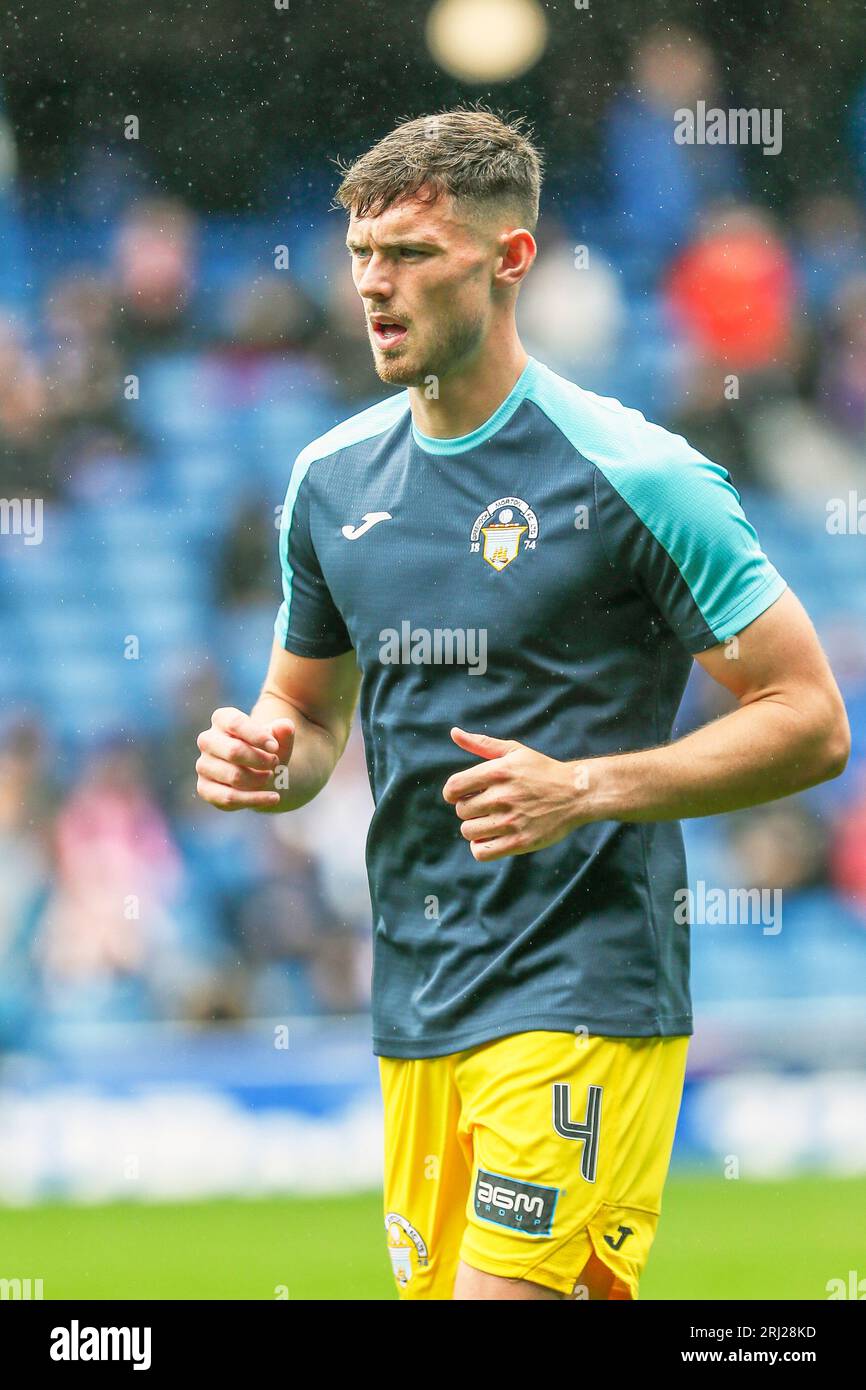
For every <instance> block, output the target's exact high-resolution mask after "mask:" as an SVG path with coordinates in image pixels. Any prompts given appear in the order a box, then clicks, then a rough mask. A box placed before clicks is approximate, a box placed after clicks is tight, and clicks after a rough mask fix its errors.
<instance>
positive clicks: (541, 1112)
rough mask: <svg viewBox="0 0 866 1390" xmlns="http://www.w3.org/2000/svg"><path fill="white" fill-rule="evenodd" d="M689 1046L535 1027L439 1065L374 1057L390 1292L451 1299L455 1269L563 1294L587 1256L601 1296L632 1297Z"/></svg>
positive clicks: (657, 1204) (649, 1238) (652, 1225)
mask: <svg viewBox="0 0 866 1390" xmlns="http://www.w3.org/2000/svg"><path fill="white" fill-rule="evenodd" d="M688 1045H689V1038H688V1037H673V1038H661V1037H653V1038H602V1037H596V1036H580V1035H578V1036H575V1035H573V1034H571V1033H551V1032H535V1033H515V1034H512V1035H511V1036H509V1037H506V1038H500V1039H497V1040H496V1041H494V1042H490V1043H485V1044H483V1045H482V1046H480V1047H472V1048H469V1049H467V1050H466V1051H465V1052H458V1053H454V1054H453V1055H451V1056H447V1057H431V1058H419V1059H415V1060H404V1059H401V1058H396V1057H380V1058H379V1072H380V1077H381V1082H382V1094H383V1098H384V1103H385V1230H386V1233H387V1241H388V1252H389V1254H390V1257H391V1262H392V1265H393V1268H394V1276H395V1279H396V1281H397V1286H398V1290H399V1294H400V1297H401V1298H420V1299H450V1298H451V1296H452V1291H453V1287H454V1278H455V1275H456V1273H457V1264H458V1261H459V1260H465V1261H466V1263H467V1264H469V1265H472V1266H473V1267H474V1268H475V1269H480V1270H484V1271H486V1272H487V1273H490V1274H499V1275H503V1276H505V1277H506V1278H509V1279H529V1280H531V1281H532V1282H533V1283H536V1284H541V1285H543V1286H545V1287H547V1288H551V1289H555V1290H556V1291H557V1292H559V1293H561V1294H565V1295H572V1294H573V1293H574V1292H575V1288H576V1286H578V1285H579V1283H580V1280H579V1276H580V1274H581V1271H582V1270H583V1268H584V1266H585V1264H586V1263H587V1261H588V1260H589V1259H590V1257H591V1256H592V1254H593V1253H594V1254H595V1255H596V1256H597V1257H598V1259H599V1260H601V1261H602V1262H603V1263H604V1264H605V1265H606V1266H607V1267H608V1269H609V1270H610V1271H611V1272H612V1274H613V1275H614V1282H613V1285H612V1288H611V1295H612V1296H613V1297H621V1298H629V1297H630V1298H637V1290H638V1281H639V1279H640V1275H641V1272H642V1270H643V1268H644V1265H645V1264H646V1261H647V1257H648V1255H649V1250H650V1246H651V1245H652V1242H653V1238H654V1236H655V1231H656V1226H657V1223H658V1218H659V1214H660V1211H661V1197H662V1188H663V1187H664V1182H665V1178H666V1177H667V1172H668V1165H669V1163H670V1155H671V1148H672V1146H673V1139H674V1130H675V1128H676V1122H677V1116H678V1114H679V1108H680V1100H681V1098H682V1087H683V1078H684V1075H685V1068H686V1053H687V1051H688ZM577 1296H578V1297H580V1296H581V1293H580V1290H579V1289H578V1292H577Z"/></svg>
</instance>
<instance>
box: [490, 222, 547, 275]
mask: <svg viewBox="0 0 866 1390" xmlns="http://www.w3.org/2000/svg"><path fill="white" fill-rule="evenodd" d="M499 252H500V259H499V264H498V266H497V269H496V271H495V273H494V279H495V281H496V283H497V284H498V285H501V286H503V287H504V286H506V285H519V284H520V282H521V280H522V279H523V277H524V275H526V274H527V273H528V271H529V270H530V269H531V267H532V263H533V261H534V260H535V257H536V255H537V254H538V247H537V246H536V244H535V237H534V236H533V235H532V233H531V232H529V231H527V230H526V228H525V227H515V228H513V230H511V231H508V232H502V233H501V235H500V237H499Z"/></svg>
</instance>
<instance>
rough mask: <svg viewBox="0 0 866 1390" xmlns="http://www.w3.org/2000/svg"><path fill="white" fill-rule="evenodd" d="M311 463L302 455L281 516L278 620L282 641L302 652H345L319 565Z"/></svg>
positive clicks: (342, 629)
mask: <svg viewBox="0 0 866 1390" xmlns="http://www.w3.org/2000/svg"><path fill="white" fill-rule="evenodd" d="M308 474H309V464H308V463H305V462H304V460H303V455H301V456H299V458H298V460H297V461H296V463H295V466H294V468H293V470H292V476H291V479H290V480H289V487H288V491H287V492H286V500H285V503H284V505H283V509H282V513H281V516H280V543H279V553H280V569H281V571H282V583H283V602H282V603H281V605H280V608H279V611H278V613H277V617H276V621H275V623H274V634H275V636H276V638H277V641H278V642H279V643H280V645H281V646H283V647H285V649H286V650H287V651H290V652H295V653H296V654H297V655H298V656H310V657H320V658H322V657H330V656H341V655H342V654H343V653H344V652H347V651H350V650H351V647H352V642H351V639H350V637H349V634H348V632H347V630H346V625H345V623H344V622H343V619H342V617H341V615H340V612H339V610H338V608H337V606H336V604H335V603H334V600H333V598H332V596H331V593H330V591H329V589H328V586H327V584H326V582H325V578H324V576H323V574H322V570H321V567H320V565H319V560H318V556H317V555H316V550H315V547H314V545H313V538H312V532H311V526H310V500H311V497H310V486H309V476H308Z"/></svg>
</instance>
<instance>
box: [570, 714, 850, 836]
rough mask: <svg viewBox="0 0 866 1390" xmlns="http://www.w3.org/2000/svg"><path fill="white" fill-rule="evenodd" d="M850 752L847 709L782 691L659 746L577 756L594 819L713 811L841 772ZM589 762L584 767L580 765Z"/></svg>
mask: <svg viewBox="0 0 866 1390" xmlns="http://www.w3.org/2000/svg"><path fill="white" fill-rule="evenodd" d="M846 759H847V720H846V718H845V713H844V710H843V709H840V708H838V707H836V706H835V704H834V703H833V702H832V701H828V702H827V703H826V705H824V704H822V702H821V701H820V700H817V701H815V702H814V703H813V704H812V707H811V708H809V709H807V710H805V711H802V710H798V709H796V708H794V707H793V705H792V704H789V703H788V702H787V701H785V700H784V699H781V698H776V697H770V698H762V699H757V700H754V701H752V702H751V703H750V704H746V705H743V706H741V707H740V708H739V709H736V710H734V711H733V712H732V713H731V714H728V715H725V716H724V717H723V718H721V719H718V720H716V721H715V722H713V723H712V724H707V725H705V726H704V727H703V728H701V729H697V730H696V731H695V732H694V733H691V734H688V735H687V736H686V737H685V738H682V739H678V740H677V741H676V742H674V743H671V744H667V745H665V746H663V747H660V748H651V749H647V750H645V751H641V752H637V753H625V754H622V755H614V756H611V757H602V758H596V759H592V760H591V761H589V762H586V763H577V764H575V768H576V770H577V783H578V788H581V784H582V783H585V784H586V785H585V789H584V790H579V794H578V800H579V801H580V800H581V799H584V803H585V805H587V806H591V808H592V810H591V818H592V819H593V820H622V821H656V820H679V819H684V818H687V817H690V816H712V815H719V814H721V813H723V812H726V811H737V810H741V809H742V808H744V807H747V806H756V805H758V804H760V803H761V802H764V801H773V800H776V799H778V798H779V797H783V796H790V795H792V794H793V793H795V792H798V791H802V790H804V789H805V788H806V787H811V786H815V785H816V784H817V783H818V782H824V781H827V780H828V779H829V778H831V777H836V776H838V775H839V773H840V772H841V771H842V770H843V769H844V766H845V762H846ZM581 769H582V773H581Z"/></svg>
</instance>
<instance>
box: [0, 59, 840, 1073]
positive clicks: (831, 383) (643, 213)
mask: <svg viewBox="0 0 866 1390" xmlns="http://www.w3.org/2000/svg"><path fill="white" fill-rule="evenodd" d="M718 85H719V76H718V73H717V71H716V66H715V62H714V57H713V53H712V52H711V50H710V49H709V48H708V47H707V46H706V45H705V44H703V43H701V42H700V41H696V40H694V39H691V40H689V41H686V39H685V37H684V38H683V39H682V41H680V42H679V43H677V42H676V41H673V42H671V41H670V40H669V39H668V40H666V41H665V42H664V43H661V42H659V41H658V40H657V39H653V38H650V39H649V40H648V41H647V42H646V43H645V44H644V45H643V46H642V47H641V49H640V50H639V52H638V54H637V59H636V64H635V69H634V72H633V76H632V78H631V81H630V83H628V84H626V85H624V86H623V88H622V89H621V90H620V91H619V92H618V93H613V94H612V95H611V98H610V102H609V106H608V109H607V110H606V112H605V113H604V117H603V120H604V130H603V142H604V169H605V174H606V177H605V181H604V187H603V188H602V189H600V190H599V193H598V196H597V197H595V198H594V199H593V200H592V201H591V202H588V201H587V202H584V203H583V204H580V203H579V202H576V203H573V204H571V205H567V204H566V203H564V202H562V201H560V200H558V199H557V200H553V201H551V202H550V203H549V204H548V206H547V207H546V209H545V215H544V219H543V222H542V225H541V226H540V228H539V240H540V244H541V248H542V249H541V255H540V259H539V263H538V265H537V267H536V268H535V270H534V271H533V273H532V275H531V277H530V279H529V281H528V283H527V285H526V287H525V289H524V292H523V296H522V300H521V311H520V316H519V319H520V324H521V328H522V333H523V337H524V341H525V343H526V345H527V347H528V349H529V350H530V351H531V352H533V353H534V354H535V355H536V356H538V357H540V358H541V359H542V360H544V361H546V362H547V363H549V364H550V365H551V366H553V367H554V368H555V369H557V370H560V371H562V372H563V373H564V374H566V375H568V376H570V377H572V378H573V379H574V380H576V381H578V382H579V383H580V384H581V385H583V386H585V387H587V388H589V389H592V390H597V391H600V392H602V393H604V394H608V395H614V396H616V397H618V398H620V399H622V400H623V401H624V402H625V403H626V404H630V405H635V406H637V407H639V408H640V409H642V410H644V411H645V413H646V414H647V415H648V416H649V417H650V418H654V419H656V420H659V421H660V422H661V423H663V424H666V425H668V426H670V427H673V428H675V429H677V430H679V431H681V432H683V433H684V434H685V435H686V436H687V437H688V438H689V439H690V441H691V442H692V443H693V444H694V445H696V447H698V448H700V449H701V450H702V451H703V452H705V453H707V454H708V455H709V456H710V457H712V458H714V459H716V460H717V461H719V462H720V463H722V464H724V465H725V466H726V467H727V468H728V469H729V471H730V473H731V476H732V478H733V481H734V483H735V485H736V486H737V487H738V489H739V490H740V492H741V494H742V496H743V500H744V504H745V506H746V509H747V512H748V514H749V516H750V518H751V519H752V521H753V522H754V524H755V525H756V527H757V529H758V532H759V535H760V538H761V541H762V544H763V546H764V548H765V549H766V550H767V552H768V553H769V555H770V558H771V559H772V560H773V561H774V563H775V564H776V565H777V567H778V568H779V569H780V570H781V572H782V573H783V574H784V576H785V577H786V578H787V579H788V581H789V583H790V584H791V586H792V587H793V589H794V590H795V592H796V593H798V594H799V596H800V597H801V598H802V599H803V601H804V602H805V604H806V606H807V607H808V609H809V611H810V613H811V614H812V616H813V618H814V620H815V622H816V625H817V626H818V628H819V631H820V634H821V637H822V639H823V641H824V643H825V646H826V648H827V651H828V654H829V656H830V659H831V661H832V663H833V665H834V669H835V671H836V673H837V677H838V679H839V681H840V684H841V686H842V689H843V693H844V695H845V697H846V701H847V703H848V708H849V712H850V716H851V722H852V729H853V735H854V754H853V757H852V761H851V764H850V766H849V769H848V771H847V773H846V774H845V776H844V777H843V778H842V779H841V780H839V781H838V782H835V783H832V784H830V785H828V786H826V787H821V788H817V789H815V790H814V791H813V792H810V793H807V794H805V795H803V796H800V797H797V798H795V799H792V800H788V801H785V802H783V803H777V804H776V805H775V806H772V807H767V808H762V809H760V810H758V811H756V812H753V813H746V814H742V815H737V816H727V817H720V818H716V819H713V820H712V821H705V822H691V823H689V824H688V826H687V843H688V847H689V853H690V871H691V874H692V877H693V879H698V878H699V879H703V880H704V881H705V882H706V883H708V884H711V885H713V886H718V887H722V888H727V887H728V886H741V887H743V888H753V887H757V888H770V889H778V890H781V891H782V893H783V901H784V921H783V927H782V930H781V932H779V933H778V934H769V933H765V932H763V931H762V928H761V926H760V925H759V924H754V925H748V924H742V923H741V924H739V925H729V926H725V925H715V926H702V925H696V926H695V929H694V983H695V997H696V1003H697V1005H698V1007H699V1008H700V1007H701V1005H702V1004H712V1003H717V1002H724V1001H727V1000H735V999H742V998H753V999H756V1000H758V999H768V998H773V999H789V1000H801V999H804V998H810V997H818V996H819V997H821V998H827V997H834V996H843V995H847V996H851V995H854V994H856V993H858V992H862V991H864V990H866V778H864V768H866V737H864V736H866V563H864V557H866V198H864V195H863V192H862V189H863V186H864V185H863V184H862V183H861V184H858V182H857V179H856V177H853V176H852V181H851V186H850V189H846V190H841V189H839V188H838V187H830V188H829V189H827V190H825V191H820V190H816V189H810V190H808V191H807V192H806V193H805V194H804V196H803V198H802V200H801V201H800V203H799V204H798V206H797V207H796V208H795V209H794V211H793V213H792V215H791V216H789V217H786V219H785V220H784V221H783V220H781V219H780V218H779V216H778V214H777V213H774V212H773V211H772V210H771V209H769V208H768V207H766V206H764V205H762V204H759V203H758V202H757V201H755V200H754V199H753V198H752V197H751V196H750V190H749V180H748V178H747V174H746V171H745V170H744V167H743V160H742V152H741V151H740V150H738V149H737V148H734V147H730V146H729V147H720V146H683V145H677V144H675V143H674V141H673V138H672V131H673V124H672V111H673V110H674V109H676V108H679V107H684V106H693V105H694V103H695V102H696V101H697V100H698V99H704V100H707V101H708V104H713V103H712V94H713V92H714V91H716V90H717V89H718ZM858 111H859V114H858V113H857V112H855V119H853V120H852V121H851V123H850V125H849V128H848V138H849V141H850V161H851V167H852V170H855V171H856V170H857V169H859V170H860V171H861V173H866V88H864V97H863V101H862V103H861V106H860V107H859V108H858ZM0 147H2V151H3V156H2V159H3V170H4V173H3V182H2V190H0V240H2V244H3V246H4V247H5V248H6V250H5V254H4V257H3V262H2V266H0V303H2V305H3V307H4V313H3V316H2V326H0V498H2V499H5V502H4V507H5V510H4V512H3V518H4V520H3V529H2V534H0V647H2V658H0V880H2V883H3V892H2V896H0V1047H7V1048H8V1047H21V1046H22V1045H24V1046H26V1045H27V1044H28V1043H31V1042H33V1043H35V1042H38V1038H39V1035H40V1033H41V1032H43V1031H44V1030H45V1029H46V1028H47V1027H50V1023H51V1020H52V1019H57V1020H62V1021H64V1022H68V1021H69V1020H73V1019H84V1020H94V1019H96V1020H103V1019H106V1020H131V1019H139V1018H144V1019H154V1018H155V1019H160V1018H182V1019H195V1020H200V1021H203V1022H204V1021H209V1020H214V1019H226V1018H242V1017H246V1016H250V1015H284V1014H285V1013H287V1012H288V1013H308V1012H313V1013H323V1014H335V1015H337V1014H347V1013H352V1012H354V1011H357V1010H362V1009H364V1008H365V1007H366V1004H367V1001H368V994H369V934H370V921H369V900H368V897H367V889H366V880H365V876H364V866H363V847H364V839H365V835H366V827H367V821H368V818H369V813H370V808H371V801H370V794H369V789H368V785H367V780H366V771H365V766H364V758H363V750H362V747H361V745H360V741H359V738H358V736H357V733H356V734H355V735H353V739H352V741H351V743H350V746H349V749H348V751H347V754H346V756H345V758H344V760H343V762H342V763H341V764H340V766H339V768H338V770H337V773H336V774H335V777H334V779H333V782H332V784H331V785H330V786H329V788H328V789H327V790H326V792H325V793H324V794H323V796H322V797H321V798H320V799H319V800H317V802H315V803H313V804H312V805H311V806H310V807H308V808H306V809H305V810H304V811H303V812H300V813H298V814H297V815H295V816H291V817H276V818H271V817H255V816H225V815H220V814H217V813H216V812H214V811H213V810H212V809H210V808H207V807H205V806H203V805H202V804H200V803H199V802H198V801H197V800H196V797H195V772H194V763H195V759H196V756H197V751H196V747H195V736H196V734H197V733H198V732H199V730H200V729H201V728H203V727H205V726H206V725H207V724H208V723H209V721H210V715H211V711H212V710H213V709H214V708H215V707H216V706H217V705H220V704H233V705H238V706H240V707H242V708H249V707H250V705H251V704H252V702H253V701H254V700H255V697H256V695H257V693H258V689H259V685H260V682H261V679H262V676H263V674H264V669H265V664H266V661H267V656H268V651H269V647H270V641H271V629H272V623H273V619H274V616H275V612H276V607H277V604H278V603H279V599H280V593H279V566H278V559H277V524H278V516H279V507H280V505H281V503H282V500H283V496H284V492H285V488H286V484H287V481H288V476H289V472H290V469H291V465H292V461H293V459H294V456H295V455H296V453H297V452H298V451H299V449H301V448H302V447H303V446H304V445H305V444H306V443H308V442H309V441H310V440H311V439H312V438H314V437H315V436H316V435H318V434H321V433H322V432H323V431H324V430H325V429H327V428H328V427H329V426H330V425H331V424H333V423H335V422H336V421H337V420H339V419H341V418H344V417H345V416H346V415H348V414H350V413H352V412H353V411H355V410H358V409H361V408H363V406H365V405H366V404H368V403H370V402H372V401H374V400H376V399H380V398H381V395H382V394H383V392H382V389H381V388H380V386H379V384H378V383H377V381H376V378H375V376H374V374H373V371H372V366H371V359H370V352H369V349H368V346H367V342H366V334H365V329H364V322H363V316H362V313H361V310H360V306H359V304H358V302H357V297H356V295H355V291H354V288H353V286H352V283H351V277H350V273H349V268H348V263H347V261H346V258H345V250H344V247H343V244H342V238H343V225H342V216H341V215H340V214H337V213H334V212H329V211H328V210H327V200H328V194H327V192H325V193H324V194H323V196H319V191H317V194H316V197H315V198H308V199H307V201H306V203H303V202H301V203H299V205H298V206H295V205H294V204H290V205H289V207H288V208H287V209H283V208H279V209H274V210H273V211H272V212H271V213H270V214H269V215H267V216H265V215H254V216H253V215H239V214H231V215H220V214H209V215H207V216H203V215H198V214H196V213H194V212H193V210H192V209H191V208H190V207H189V206H187V205H185V204H184V203H183V202H182V201H180V200H178V199H177V198H176V197H168V196H166V195H165V194H163V193H161V192H160V191H159V190H158V187H157V186H156V184H154V185H153V186H148V176H147V175H146V173H145V172H144V171H143V169H142V168H141V167H140V166H139V165H138V163H137V159H138V156H137V153H136V147H135V143H134V142H132V141H130V142H129V147H128V148H127V149H124V150H120V151H117V150H115V151H113V152H112V153H111V156H110V157H109V156H108V154H106V157H105V158H104V159H99V158H98V157H96V156H94V158H93V159H92V160H91V161H90V163H89V164H88V165H86V166H84V167H82V168H81V169H80V170H79V171H77V180H76V182H75V188H74V197H73V192H72V191H70V194H69V198H68V200H67V201H66V202H65V203H64V202H63V200H58V201H57V203H56V204H55V205H54V206H52V207H50V208H46V207H44V206H42V207H40V208H39V209H38V210H36V211H34V208H33V206H32V204H31V202H30V200H29V198H28V189H27V188H26V186H23V185H22V184H21V182H20V181H19V180H18V179H16V175H15V162H14V139H13V137H12V135H11V133H10V131H9V128H8V125H7V128H6V132H5V135H4V139H3V141H2V142H0ZM858 188H859V190H860V191H859V192H858ZM282 246H285V247H286V248H287V252H288V267H287V268H286V269H276V268H275V263H278V262H279V258H280V250H279V248H280V247H282ZM14 499H20V501H21V502H22V503H23V502H24V501H25V499H30V502H31V503H32V504H34V505H35V504H36V503H38V502H40V501H41V505H42V513H41V528H40V529H41V534H40V535H39V536H38V537H37V535H36V534H35V533H31V534H29V535H28V534H24V533H23V530H24V528H23V526H17V527H16V524H15V518H16V516H19V517H26V516H28V515H29V516H31V518H32V517H34V516H35V515H36V512H35V511H34V510H32V509H31V510H30V511H29V512H28V510H27V508H26V507H22V508H21V509H19V511H18V512H17V513H16V511H15V508H14V507H9V506H8V505H6V504H7V503H8V502H9V501H10V500H14ZM834 499H835V500H841V502H844V504H845V507H844V510H845V515H846V517H847V519H848V520H847V525H846V526H844V527H841V528H840V527H838V526H837V527H836V528H835V529H834V528H832V527H828V506H830V507H831V508H832V505H833V503H834ZM858 506H859V508H860V511H858ZM858 517H859V526H860V529H859V530H858V526H857V522H858ZM839 531H841V533H837V532H839ZM37 541H38V543H37ZM723 708H725V705H724V703H723V701H722V699H721V697H720V695H719V692H718V691H717V690H716V689H715V688H714V687H711V686H710V684H709V683H708V682H706V681H704V680H703V679H702V678H701V679H699V678H697V677H696V678H695V679H693V681H692V683H691V684H690V687H689V691H688V694H687V699H686V702H685V705H684V709H683V712H682V718H681V722H680V725H679V729H680V731H684V730H685V729H687V728H689V727H693V726H694V725H696V724H697V723H700V722H703V721H705V720H706V719H707V718H710V717H713V716H714V715H715V714H717V713H719V712H720V711H721V710H722V709H723ZM420 718H423V711H420V710H419V719H420Z"/></svg>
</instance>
